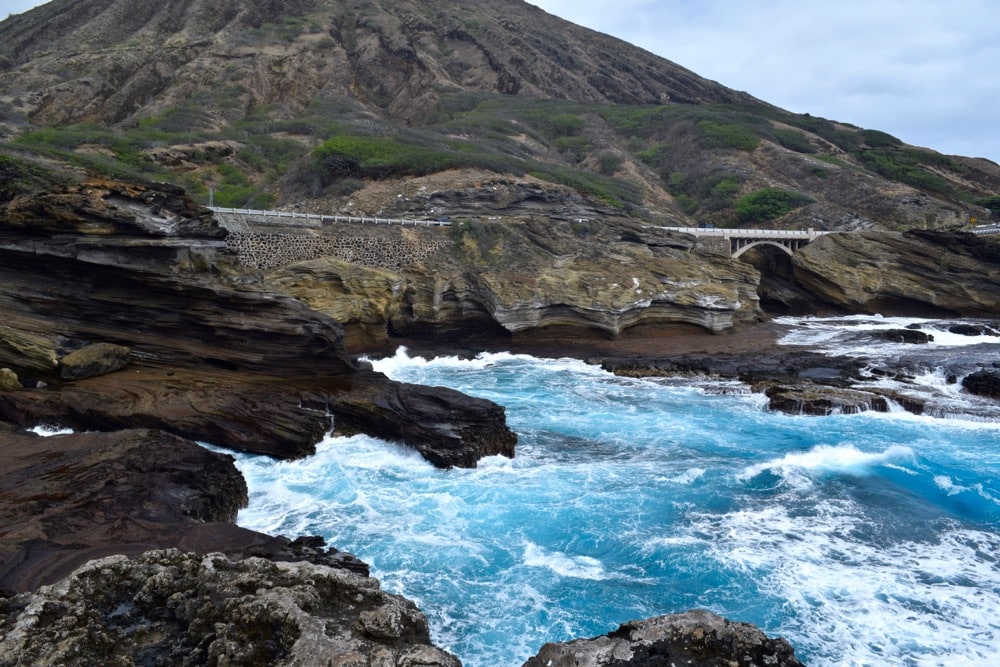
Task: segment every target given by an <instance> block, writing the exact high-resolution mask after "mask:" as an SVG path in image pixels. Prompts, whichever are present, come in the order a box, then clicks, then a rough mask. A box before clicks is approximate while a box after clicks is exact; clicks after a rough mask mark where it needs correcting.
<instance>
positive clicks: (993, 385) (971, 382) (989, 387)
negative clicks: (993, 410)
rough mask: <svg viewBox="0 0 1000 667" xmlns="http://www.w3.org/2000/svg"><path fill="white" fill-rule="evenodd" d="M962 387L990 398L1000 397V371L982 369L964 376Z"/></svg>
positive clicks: (977, 394) (971, 392)
mask: <svg viewBox="0 0 1000 667" xmlns="http://www.w3.org/2000/svg"><path fill="white" fill-rule="evenodd" d="M962 389H964V390H965V391H967V392H969V393H970V394H975V395H976V396H986V397H989V398H1000V371H996V370H981V371H976V372H975V373H970V374H969V375H966V376H965V377H964V378H962Z"/></svg>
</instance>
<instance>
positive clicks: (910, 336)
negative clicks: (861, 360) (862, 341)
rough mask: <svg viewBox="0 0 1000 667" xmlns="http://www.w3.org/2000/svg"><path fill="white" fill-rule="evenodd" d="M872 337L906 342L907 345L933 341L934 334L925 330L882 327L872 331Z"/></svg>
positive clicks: (893, 341)
mask: <svg viewBox="0 0 1000 667" xmlns="http://www.w3.org/2000/svg"><path fill="white" fill-rule="evenodd" d="M871 336H872V338H877V339H879V340H885V341H889V342H890V343H906V344H909V345H923V344H926V343H933V342H934V336H933V335H932V334H929V333H927V332H926V331H918V330H916V329H884V330H881V331H872V332H871Z"/></svg>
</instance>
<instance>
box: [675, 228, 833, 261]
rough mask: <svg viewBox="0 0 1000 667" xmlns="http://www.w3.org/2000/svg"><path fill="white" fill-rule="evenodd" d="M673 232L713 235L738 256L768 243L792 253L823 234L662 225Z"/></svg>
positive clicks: (800, 231)
mask: <svg viewBox="0 0 1000 667" xmlns="http://www.w3.org/2000/svg"><path fill="white" fill-rule="evenodd" d="M662 229H669V230H671V231H675V232H683V233H685V234H693V235H694V236H698V237H715V238H718V239H719V240H720V241H722V242H725V243H726V245H727V246H728V247H729V254H730V255H731V256H732V257H733V258H736V257H739V256H740V255H742V254H743V253H745V252H746V251H747V250H749V249H750V248H755V247H757V246H760V245H770V246H774V247H776V248H780V249H781V250H783V251H784V252H786V253H788V254H789V255H792V254H794V253H795V251H796V250H798V249H799V248H801V247H802V246H804V245H806V244H807V243H811V242H812V241H815V240H816V239H818V238H819V237H820V236H823V235H824V234H831V233H832V232H818V231H816V230H814V229H723V228H717V227H663V228H662Z"/></svg>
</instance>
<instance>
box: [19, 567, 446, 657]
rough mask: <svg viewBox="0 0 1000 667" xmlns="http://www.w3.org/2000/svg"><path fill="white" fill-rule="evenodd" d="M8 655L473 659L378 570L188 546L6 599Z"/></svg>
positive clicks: (89, 570) (82, 572) (79, 573)
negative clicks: (441, 639)
mask: <svg viewBox="0 0 1000 667" xmlns="http://www.w3.org/2000/svg"><path fill="white" fill-rule="evenodd" d="M0 663H3V664H32V665H64V664H150V665H152V664H219V665H222V664H226V665H273V666H276V667H281V666H283V665H288V666H290V665H328V666H330V667H347V666H349V665H361V664H364V665H375V664H378V665H413V666H415V665H422V666H424V667H460V665H461V663H460V662H459V661H458V659H457V658H455V657H454V656H453V655H451V654H449V653H446V652H445V651H443V650H441V649H439V648H436V647H435V646H433V645H432V644H431V642H430V636H429V632H428V626H427V620H426V618H425V617H424V615H423V614H422V613H421V612H420V610H418V609H417V608H416V606H415V605H414V604H413V603H412V602H410V601H408V600H406V599H404V598H402V597H399V596H396V595H390V594H388V593H385V592H384V591H382V590H381V589H380V587H379V583H378V581H376V580H375V579H371V578H368V577H365V576H362V575H360V574H357V573H354V572H349V571H346V570H342V569H336V568H331V567H327V566H323V565H316V564H313V563H301V562H300V563H275V562H271V561H268V560H264V559H261V558H248V559H245V560H240V561H235V562H234V561H231V560H230V559H228V558H227V557H226V556H224V555H223V554H220V553H213V554H208V555H197V554H192V553H184V552H181V551H179V550H160V551H151V552H148V553H145V554H143V555H140V556H137V557H135V558H132V559H129V558H126V557H125V556H120V555H118V556H110V557H106V558H102V559H98V560H95V561H92V562H90V563H87V564H86V565H84V566H82V567H81V568H79V569H78V570H76V571H75V572H73V573H72V574H71V575H70V576H68V577H66V578H65V579H63V580H61V581H59V582H58V583H56V584H54V585H52V586H45V587H42V588H41V589H39V590H38V591H37V592H36V593H32V594H22V595H19V596H17V597H14V598H11V599H7V600H4V599H0Z"/></svg>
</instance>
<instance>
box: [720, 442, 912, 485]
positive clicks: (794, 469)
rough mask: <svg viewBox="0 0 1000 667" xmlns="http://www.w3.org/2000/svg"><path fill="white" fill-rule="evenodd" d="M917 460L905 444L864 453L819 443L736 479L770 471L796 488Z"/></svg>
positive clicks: (746, 471) (753, 468)
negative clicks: (819, 478)
mask: <svg viewBox="0 0 1000 667" xmlns="http://www.w3.org/2000/svg"><path fill="white" fill-rule="evenodd" d="M914 459H915V456H914V453H913V450H912V449H910V448H909V447H906V446H904V445H892V446H891V447H889V448H887V449H885V450H884V451H881V452H865V451H862V450H860V449H858V448H857V447H856V446H854V445H851V444H846V445H817V446H815V447H813V448H812V449H810V450H808V451H805V452H792V453H789V454H785V455H784V456H782V457H780V458H776V459H771V460H770V461H765V462H763V463H757V464H754V465H752V466H748V467H747V468H745V469H744V470H743V471H742V472H741V473H739V474H738V475H737V479H738V480H740V481H746V480H749V479H752V478H754V477H756V476H757V475H759V474H761V473H763V472H765V471H770V472H772V473H775V474H777V475H780V476H782V477H783V478H784V479H785V481H786V482H787V483H789V484H791V485H792V486H794V487H798V488H805V487H808V486H810V485H811V484H812V479H813V477H815V476H818V475H824V474H830V473H845V474H851V475H863V474H867V473H868V472H869V471H870V469H871V468H872V467H873V466H877V465H885V464H889V463H895V462H899V461H904V462H906V461H913V460H914Z"/></svg>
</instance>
